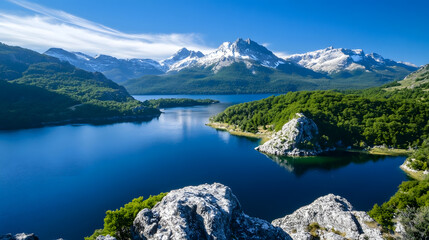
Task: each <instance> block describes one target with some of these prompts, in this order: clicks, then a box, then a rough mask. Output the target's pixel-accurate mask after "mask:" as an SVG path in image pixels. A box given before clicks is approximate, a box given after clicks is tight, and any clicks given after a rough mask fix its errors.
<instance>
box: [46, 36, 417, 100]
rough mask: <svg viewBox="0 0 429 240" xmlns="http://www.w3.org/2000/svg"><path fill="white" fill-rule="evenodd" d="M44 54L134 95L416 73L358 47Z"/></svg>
mask: <svg viewBox="0 0 429 240" xmlns="http://www.w3.org/2000/svg"><path fill="white" fill-rule="evenodd" d="M45 54H46V55H50V56H53V57H57V58H59V59H60V60H63V61H68V62H70V63H71V64H73V65H75V66H76V67H79V68H82V69H84V70H87V71H92V72H102V73H103V74H105V75H106V76H107V77H108V78H110V79H112V80H114V81H116V82H118V83H120V84H123V85H124V86H125V87H126V88H127V90H128V91H129V92H130V93H132V94H178V93H183V94H185V93H195V94H196V93H207V94H209V93H212V94H214V93H225V94H232V93H234V94H235V93H282V92H287V91H296V90H314V89H331V88H337V89H350V88H366V87H372V86H379V85H382V84H385V83H388V82H390V81H393V80H399V79H402V78H404V77H405V76H406V75H408V74H409V73H411V72H413V71H415V70H416V69H417V67H416V66H414V65H412V64H408V63H402V62H396V61H393V60H390V59H385V58H383V57H382V56H380V55H379V54H376V53H369V54H366V53H365V52H364V51H363V50H361V49H344V48H333V47H328V48H326V49H321V50H317V51H314V52H308V53H304V54H294V55H290V56H288V57H286V58H280V57H278V56H276V55H275V54H274V53H273V52H271V51H270V50H268V49H267V48H266V47H264V46H262V45H260V44H258V43H256V42H255V41H252V40H250V39H247V40H244V39H241V38H239V39H237V40H236V41H235V42H225V43H223V44H221V45H220V46H219V48H217V49H216V50H215V51H213V52H211V53H208V54H206V55H205V54H203V53H202V52H197V51H192V50H188V49H186V48H182V49H181V50H179V51H178V52H177V53H175V54H174V55H173V56H171V57H169V58H167V59H165V60H161V61H155V60H151V59H117V58H114V57H111V56H106V55H99V56H96V57H91V56H88V55H86V54H83V53H79V52H67V51H65V50H63V49H58V48H51V49H49V50H48V51H46V52H45Z"/></svg>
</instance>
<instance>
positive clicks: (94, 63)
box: [45, 48, 165, 83]
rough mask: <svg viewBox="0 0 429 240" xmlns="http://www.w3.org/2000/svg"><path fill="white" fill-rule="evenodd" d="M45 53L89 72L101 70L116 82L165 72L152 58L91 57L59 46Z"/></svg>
mask: <svg viewBox="0 0 429 240" xmlns="http://www.w3.org/2000/svg"><path fill="white" fill-rule="evenodd" d="M45 54H46V55H49V56H52V57H56V58H58V59H60V60H62V61H66V62H69V63H70V64H72V65H74V66H76V67H78V68H81V69H84V70H86V71H89V72H101V73H103V74H104V75H106V77H108V78H109V79H112V80H113V81H115V82H118V83H120V82H123V81H125V80H128V79H131V78H137V77H141V76H143V75H147V74H152V75H156V74H163V73H164V72H165V69H164V67H163V66H161V64H159V62H157V61H155V60H152V59H136V58H133V59H117V58H115V57H111V56H107V55H98V56H96V57H91V56H88V55H86V54H83V53H80V52H68V51H66V50H64V49H60V48H51V49H49V50H48V51H46V52H45Z"/></svg>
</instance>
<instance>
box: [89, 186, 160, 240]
mask: <svg viewBox="0 0 429 240" xmlns="http://www.w3.org/2000/svg"><path fill="white" fill-rule="evenodd" d="M165 195H167V193H160V194H159V195H156V196H150V197H149V198H148V199H146V200H143V197H138V198H135V199H133V200H132V201H131V202H130V203H127V204H125V205H124V206H123V207H121V208H120V209H116V210H115V211H111V210H108V211H107V212H106V217H105V218H104V228H103V229H97V230H95V231H94V233H93V234H92V235H91V236H89V237H85V240H95V239H97V237H98V236H100V235H104V236H106V235H107V234H109V235H111V236H115V237H116V239H118V240H128V239H131V232H130V227H131V225H132V224H133V221H134V219H135V218H136V216H137V213H139V212H140V211H141V210H142V209H144V208H149V209H151V208H153V207H154V206H155V204H157V203H158V202H159V201H161V200H162V198H163V197H165Z"/></svg>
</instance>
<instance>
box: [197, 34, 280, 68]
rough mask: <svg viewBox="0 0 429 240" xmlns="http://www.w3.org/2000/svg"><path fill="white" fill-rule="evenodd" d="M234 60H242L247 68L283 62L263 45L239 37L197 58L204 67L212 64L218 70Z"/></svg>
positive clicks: (271, 65) (271, 66)
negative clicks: (254, 65)
mask: <svg viewBox="0 0 429 240" xmlns="http://www.w3.org/2000/svg"><path fill="white" fill-rule="evenodd" d="M234 62H244V63H245V64H246V66H247V67H248V68H251V66H252V65H253V64H255V63H257V64H260V65H263V66H265V67H270V68H275V67H277V66H278V65H279V64H282V63H285V61H284V60H283V59H280V58H279V57H277V56H276V55H274V54H273V53H272V52H271V51H270V50H268V49H267V48H265V47H264V46H262V45H259V44H258V43H256V42H254V41H252V40H250V39H246V40H243V39H241V38H239V39H237V40H236V41H235V42H224V43H222V44H221V45H220V46H219V48H218V49H216V50H215V51H214V52H212V53H210V54H207V55H206V56H205V57H202V58H201V59H199V60H198V62H197V64H198V65H200V66H205V67H207V66H212V65H213V66H214V68H213V70H214V71H218V70H219V69H221V68H223V67H226V66H229V65H231V64H232V63H234Z"/></svg>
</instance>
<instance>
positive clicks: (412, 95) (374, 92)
mask: <svg viewBox="0 0 429 240" xmlns="http://www.w3.org/2000/svg"><path fill="white" fill-rule="evenodd" d="M389 86H390V85H389ZM385 87H386V86H384V87H380V88H373V89H367V90H355V91H347V92H346V91H344V92H341V91H301V92H289V93H287V94H285V95H280V96H271V97H269V98H266V99H263V100H260V101H254V102H249V103H242V104H238V105H234V106H231V107H229V108H227V109H226V110H225V111H224V112H222V113H220V114H218V115H216V116H214V117H213V118H212V119H211V121H214V122H223V123H228V124H231V125H236V126H238V127H240V129H241V130H242V131H247V132H257V131H258V128H259V127H264V128H271V129H273V130H279V129H281V127H282V126H283V125H284V124H285V123H286V122H288V121H289V120H290V119H291V118H293V117H294V116H295V113H298V112H301V113H304V115H306V116H307V117H309V118H311V119H313V120H314V121H315V122H316V124H317V125H318V127H319V134H320V136H319V137H320V140H321V141H320V143H321V144H324V145H327V146H332V145H333V144H335V143H336V142H338V141H342V142H343V143H344V144H346V145H350V146H355V147H366V146H374V145H383V144H384V145H388V146H392V147H396V148H408V147H415V146H418V145H420V144H421V143H422V142H423V141H424V140H425V139H426V138H428V136H429V108H428V107H429V105H428V102H427V99H428V98H427V96H428V92H427V91H425V88H426V86H421V87H420V89H413V90H400V91H391V92H388V91H386V90H384V88H385Z"/></svg>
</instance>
